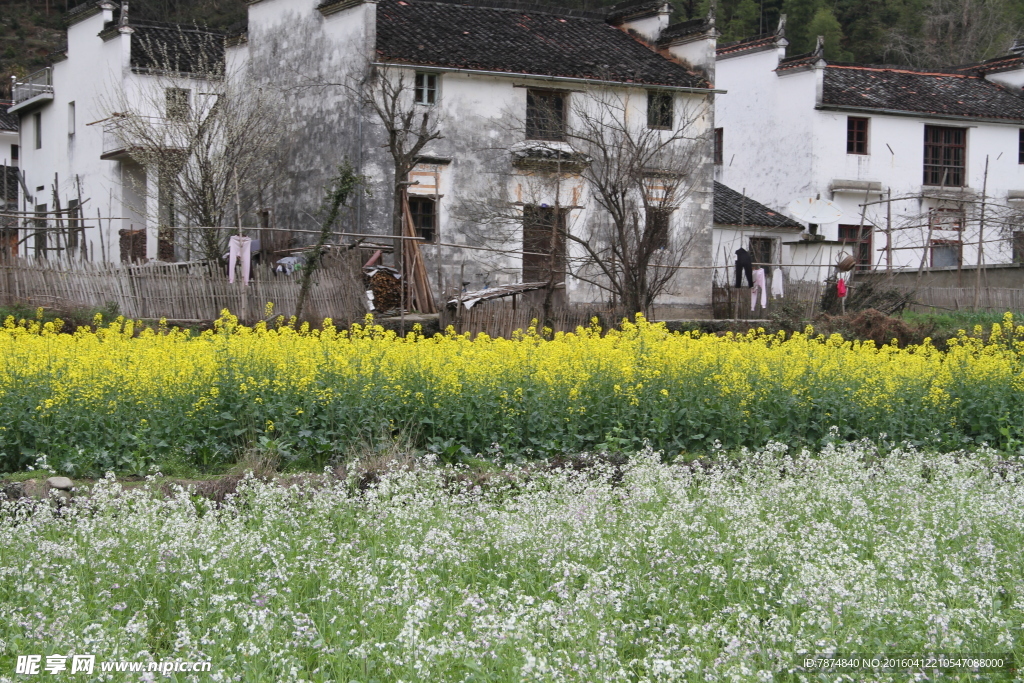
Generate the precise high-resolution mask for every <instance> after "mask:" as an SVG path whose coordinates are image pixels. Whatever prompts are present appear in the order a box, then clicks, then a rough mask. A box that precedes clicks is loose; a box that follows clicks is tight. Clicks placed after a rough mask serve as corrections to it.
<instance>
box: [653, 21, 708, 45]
mask: <svg viewBox="0 0 1024 683" xmlns="http://www.w3.org/2000/svg"><path fill="white" fill-rule="evenodd" d="M713 28H714V25H713V24H712V23H711V22H709V21H708V20H707V19H690V20H689V21H680V22H679V23H676V24H671V25H670V26H667V27H665V30H664V31H662V32H661V35H660V36H658V44H659V45H665V44H668V43H671V42H672V41H673V40H677V39H679V38H686V37H687V36H692V35H696V34H699V33H707V32H708V31H710V30H711V29H713Z"/></svg>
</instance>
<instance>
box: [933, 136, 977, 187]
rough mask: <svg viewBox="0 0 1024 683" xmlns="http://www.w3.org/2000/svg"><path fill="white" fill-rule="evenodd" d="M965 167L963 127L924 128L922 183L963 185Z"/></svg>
mask: <svg viewBox="0 0 1024 683" xmlns="http://www.w3.org/2000/svg"><path fill="white" fill-rule="evenodd" d="M966 167H967V129H966V128H949V127H946V126H925V127H924V184H925V185H937V186H940V187H963V186H964V184H965V180H966V175H967V174H966V173H965V171H966Z"/></svg>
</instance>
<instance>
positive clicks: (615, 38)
mask: <svg viewBox="0 0 1024 683" xmlns="http://www.w3.org/2000/svg"><path fill="white" fill-rule="evenodd" d="M479 5H480V3H475V4H474V5H467V4H455V3H448V2H429V1H427V0H380V2H379V4H378V5H377V57H378V59H379V60H380V61H383V62H400V63H406V64H418V65H423V66H441V67H449V68H462V69H475V70H480V71H502V72H507V73H525V74H537V75H543V76H563V77H569V78H593V79H597V80H609V81H619V82H623V83H638V84H649V85H667V86H677V87H687V88H705V87H708V84H707V82H706V81H705V80H704V79H703V78H702V77H701V76H699V75H697V74H694V73H692V72H690V71H688V70H687V69H686V68H685V67H683V66H681V65H680V64H677V63H675V62H672V61H669V60H668V59H666V58H665V57H662V56H661V55H659V54H658V53H657V52H655V51H654V50H652V49H651V48H649V47H647V46H645V45H644V44H643V43H641V42H640V41H638V40H636V39H635V38H632V37H631V36H629V35H627V34H626V33H624V32H623V31H621V30H619V29H617V28H615V27H614V26H611V25H609V24H608V23H607V22H605V21H603V20H602V19H596V18H589V17H582V16H573V15H571V14H569V13H566V12H561V11H557V10H540V11H528V10H521V9H503V8H498V7H482V6H479Z"/></svg>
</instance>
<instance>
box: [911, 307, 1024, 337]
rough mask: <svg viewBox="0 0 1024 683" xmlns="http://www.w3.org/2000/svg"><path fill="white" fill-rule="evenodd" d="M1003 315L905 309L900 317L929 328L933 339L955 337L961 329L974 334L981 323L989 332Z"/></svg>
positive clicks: (920, 326)
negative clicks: (926, 311)
mask: <svg viewBox="0 0 1024 683" xmlns="http://www.w3.org/2000/svg"><path fill="white" fill-rule="evenodd" d="M1003 315H1004V314H1003V313H988V312H984V311H981V312H975V311H945V312H932V313H920V312H915V311H904V312H903V313H901V314H900V316H899V317H900V318H901V319H902V320H903V322H905V323H907V324H908V325H911V326H914V327H919V328H922V329H927V330H929V334H931V336H932V338H933V339H942V340H945V339H948V338H951V337H955V336H956V335H957V333H958V332H959V331H960V330H964V331H965V332H967V333H968V334H972V333H973V332H974V328H975V326H977V325H981V327H982V329H983V330H984V331H986V332H987V331H988V330H990V329H992V325H995V324H996V323H1000V322H1002V320H1003ZM1014 315H1015V316H1017V315H1019V314H1017V313H1015V314H1014ZM1021 317H1024V316H1021Z"/></svg>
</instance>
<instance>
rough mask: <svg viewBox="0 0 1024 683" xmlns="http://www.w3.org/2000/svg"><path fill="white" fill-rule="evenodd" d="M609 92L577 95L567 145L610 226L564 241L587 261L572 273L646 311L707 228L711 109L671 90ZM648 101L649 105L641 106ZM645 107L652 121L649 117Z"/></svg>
mask: <svg viewBox="0 0 1024 683" xmlns="http://www.w3.org/2000/svg"><path fill="white" fill-rule="evenodd" d="M641 92H642V93H643V94H642V95H641V96H640V97H639V98H638V96H637V94H636V93H635V91H634V92H630V91H625V90H622V91H615V90H610V89H608V90H601V91H597V92H594V93H592V94H591V96H590V97H587V98H578V99H577V100H575V104H574V106H573V125H572V126H571V128H570V129H569V133H568V143H569V144H570V145H571V147H572V149H573V153H574V154H575V155H577V156H578V157H579V158H583V159H586V160H587V163H586V164H584V165H583V166H582V170H581V175H582V177H583V179H584V180H585V182H586V186H587V189H588V191H589V195H590V197H591V198H592V200H593V201H594V202H595V203H596V204H597V206H599V207H600V208H601V209H603V214H604V216H603V217H604V220H598V221H592V222H591V224H590V225H589V226H588V227H587V229H586V230H584V231H578V232H574V231H569V232H567V233H566V238H567V239H568V240H569V241H571V242H573V243H574V244H576V245H578V247H579V249H580V250H581V251H582V256H581V257H579V258H577V259H575V260H574V264H573V266H574V267H573V274H574V276H575V277H576V278H577V279H580V280H583V281H586V282H589V283H591V284H593V285H594V286H596V287H598V288H600V289H602V290H604V291H606V292H607V293H609V294H610V295H611V296H612V297H613V298H615V299H617V300H618V301H620V302H621V303H622V305H623V306H625V307H626V309H627V310H629V311H631V312H634V313H635V312H645V313H646V312H648V311H649V310H650V307H651V304H652V303H653V302H654V300H655V299H656V298H657V297H658V296H660V295H661V294H662V293H664V292H666V289H667V288H668V287H669V285H670V283H671V282H672V280H673V279H674V278H675V277H676V276H677V275H678V271H679V266H680V265H681V264H682V263H683V261H684V260H685V259H686V257H687V255H688V253H689V251H690V249H691V246H692V244H693V241H694V238H695V237H696V236H697V235H698V234H700V232H701V231H702V230H705V229H706V228H707V227H708V226H707V216H706V215H704V211H703V210H702V209H700V205H701V204H702V202H701V201H700V199H701V195H702V194H703V193H706V192H708V191H709V184H710V182H709V180H710V179H709V173H710V168H711V145H712V137H711V135H712V131H711V130H710V128H709V126H707V125H705V122H706V121H709V120H710V119H709V118H708V114H709V107H710V103H709V102H708V101H707V100H706V99H699V100H693V101H691V100H690V99H689V98H680V97H678V96H677V95H675V94H674V93H671V92H668V91H665V92H658V91H647V92H644V91H641ZM638 99H640V100H641V102H637V100H638ZM644 108H646V116H644V115H643V113H642V112H643V111H644Z"/></svg>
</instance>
